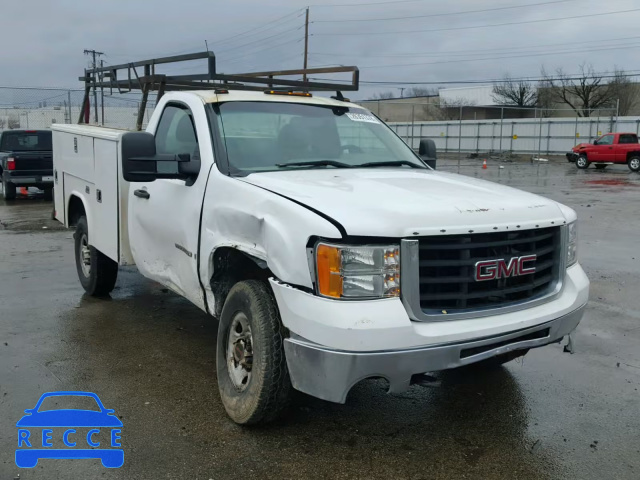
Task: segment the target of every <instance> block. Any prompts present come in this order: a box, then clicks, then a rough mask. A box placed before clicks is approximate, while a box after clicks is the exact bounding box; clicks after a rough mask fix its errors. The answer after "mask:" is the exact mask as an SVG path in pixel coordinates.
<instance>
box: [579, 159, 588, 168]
mask: <svg viewBox="0 0 640 480" xmlns="http://www.w3.org/2000/svg"><path fill="white" fill-rule="evenodd" d="M586 164H587V160H586V159H585V158H583V157H580V158H578V165H579V166H581V167H584V166H585V165H586Z"/></svg>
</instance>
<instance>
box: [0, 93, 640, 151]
mask: <svg viewBox="0 0 640 480" xmlns="http://www.w3.org/2000/svg"><path fill="white" fill-rule="evenodd" d="M83 98H84V90H83V89H81V88H76V89H73V88H68V89H65V88H31V87H0V130H5V129H18V128H20V129H40V128H49V127H50V126H51V125H52V124H54V123H66V124H71V123H78V121H79V119H80V116H81V114H86V113H87V112H83V111H82V103H83ZM140 99H141V95H140V92H118V91H113V90H110V89H104V90H98V91H97V92H95V94H94V92H93V91H92V92H91V94H90V111H89V112H88V115H89V123H91V124H97V125H104V126H107V127H114V128H123V129H130V130H133V129H135V127H136V120H137V115H138V110H139V106H140ZM155 103H156V102H155V93H152V94H150V96H149V101H148V103H147V107H146V110H145V117H144V120H143V127H144V126H146V124H147V123H148V121H149V118H150V116H151V113H152V112H153V109H154V107H155ZM359 103H360V104H361V105H362V106H364V107H366V108H368V109H370V110H371V111H373V112H374V113H375V114H376V115H378V116H379V117H380V118H382V119H383V120H384V121H385V122H387V123H388V124H389V125H390V126H391V128H393V129H394V130H395V131H396V133H397V134H398V135H399V136H400V137H402V138H403V139H404V140H405V141H406V142H407V144H408V145H410V146H411V147H412V148H414V149H417V148H418V146H419V143H420V139H422V138H431V139H433V140H434V141H435V142H436V147H437V148H438V151H440V152H444V153H458V154H459V155H462V154H465V155H467V154H469V153H478V154H483V153H489V154H502V153H518V154H534V155H535V154H537V155H538V156H539V155H542V154H544V155H550V154H563V153H565V152H567V151H569V150H570V149H571V148H572V147H573V146H574V145H575V144H576V143H580V142H591V141H593V140H594V139H595V138H597V137H598V136H600V135H602V134H604V133H607V132H619V131H625V132H636V133H640V117H618V116H617V114H616V111H615V109H611V108H608V109H599V110H593V111H591V112H590V113H591V116H590V117H588V118H579V117H576V116H575V114H574V113H573V110H570V109H540V108H517V107H500V106H478V105H442V103H441V102H440V100H439V99H438V98H437V97H418V98H407V99H399V100H373V101H363V102H359Z"/></svg>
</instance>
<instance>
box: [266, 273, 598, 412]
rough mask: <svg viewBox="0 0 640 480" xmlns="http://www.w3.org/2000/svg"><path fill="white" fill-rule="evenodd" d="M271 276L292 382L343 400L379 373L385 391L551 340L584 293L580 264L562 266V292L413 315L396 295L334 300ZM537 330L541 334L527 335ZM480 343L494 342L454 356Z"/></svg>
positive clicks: (578, 309)
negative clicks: (476, 310)
mask: <svg viewBox="0 0 640 480" xmlns="http://www.w3.org/2000/svg"><path fill="white" fill-rule="evenodd" d="M270 283H271V287H272V289H273V293H274V295H275V298H276V301H277V304H278V309H279V311H280V317H281V319H282V323H283V325H284V326H285V327H286V328H287V329H288V331H289V333H290V335H289V338H287V339H286V340H285V353H286V357H287V365H288V367H289V372H290V374H291V380H292V382H293V386H294V387H295V388H296V389H298V390H301V391H303V392H305V393H308V394H310V395H314V396H317V397H319V398H323V399H326V400H331V401H334V402H344V400H345V398H346V395H347V393H348V392H349V390H350V389H351V387H352V386H353V385H354V384H355V383H357V382H358V381H359V380H362V379H364V378H367V377H374V376H382V377H385V378H387V380H388V381H389V382H390V384H391V391H394V392H396V391H402V390H403V389H405V388H407V387H408V385H409V382H410V379H411V375H413V374H416V373H425V372H429V371H437V370H442V369H449V368H455V367H458V366H461V365H466V364H469V363H474V362H477V361H480V360H483V359H485V358H489V357H491V356H495V355H499V354H501V353H505V352H507V351H509V350H514V349H523V348H532V347H539V346H543V345H546V344H549V343H553V342H555V341H558V340H560V339H561V338H562V337H563V336H564V335H566V334H568V333H570V332H571V331H572V330H573V329H574V328H575V327H576V325H577V324H578V322H579V321H580V318H581V317H582V312H583V310H584V306H585V305H586V303H587V301H588V299H589V279H588V278H587V276H586V274H585V273H584V271H583V270H582V267H581V266H580V264H576V265H573V266H571V267H569V268H567V269H566V274H565V277H564V280H563V283H562V290H561V292H560V293H559V295H558V296H556V297H555V298H554V299H552V300H549V301H548V302H546V303H542V304H540V305H535V306H530V307H524V308H523V309H520V310H515V311H509V312H504V313H498V314H495V315H490V316H479V317H476V318H466V319H455V320H451V321H415V319H412V318H411V317H410V316H409V314H408V312H407V310H406V308H405V306H404V305H403V303H402V301H401V299H399V298H391V299H384V300H370V301H339V300H333V299H328V298H323V297H319V296H316V295H313V294H312V293H308V292H305V291H303V290H300V289H297V288H294V287H291V286H289V285H287V284H284V283H282V282H279V281H277V280H274V279H272V280H271V282H270ZM546 329H549V331H548V332H544V330H546ZM539 332H543V333H544V334H539V335H538V336H536V335H534V336H533V337H528V335H529V334H531V333H533V334H536V333H539ZM525 336H527V338H525V339H523V338H522V337H525ZM504 341H507V343H505V344H500V345H495V344H497V343H500V342H504ZM487 345H489V346H491V345H493V347H490V348H488V350H484V349H483V351H482V352H479V353H475V354H473V355H467V354H468V353H469V352H465V356H464V357H462V356H461V352H462V351H463V350H469V349H471V348H475V347H486V346H487Z"/></svg>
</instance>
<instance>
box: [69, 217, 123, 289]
mask: <svg viewBox="0 0 640 480" xmlns="http://www.w3.org/2000/svg"><path fill="white" fill-rule="evenodd" d="M74 240H75V257H76V270H77V271H78V278H79V279H80V283H81V284H82V288H84V290H85V291H86V292H87V293H88V294H89V295H91V296H92V297H104V296H106V295H108V294H109V293H110V292H111V291H112V290H113V287H114V286H115V284H116V279H117V278H118V264H117V263H116V262H114V261H113V260H111V259H110V258H109V257H107V256H106V255H104V254H103V253H102V252H100V251H98V250H96V249H95V248H94V247H92V246H90V244H89V227H88V226H87V217H85V216H82V217H80V220H78V224H77V225H76V233H75V234H74Z"/></svg>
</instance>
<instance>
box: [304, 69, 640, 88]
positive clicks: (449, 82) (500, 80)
mask: <svg viewBox="0 0 640 480" xmlns="http://www.w3.org/2000/svg"><path fill="white" fill-rule="evenodd" d="M630 72H639V73H630ZM591 76H592V77H601V78H616V77H625V78H630V77H640V70H629V71H627V72H625V73H623V74H617V75H615V74H610V73H608V72H604V73H593V74H592V75H591ZM582 78H584V76H583V75H579V74H570V75H567V76H565V77H563V78H562V80H580V79H582ZM311 80H319V81H333V82H344V83H346V84H348V83H350V82H349V81H347V80H335V79H328V78H319V77H314V78H312V79H311ZM548 80H555V81H558V80H561V78H559V77H547V78H544V77H542V78H541V77H519V78H510V79H504V78H498V79H486V80H444V81H438V82H406V81H402V82H401V81H396V80H360V83H363V84H368V85H464V84H490V83H508V82H519V81H523V82H533V83H535V82H543V81H548Z"/></svg>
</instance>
